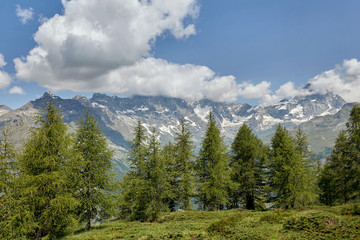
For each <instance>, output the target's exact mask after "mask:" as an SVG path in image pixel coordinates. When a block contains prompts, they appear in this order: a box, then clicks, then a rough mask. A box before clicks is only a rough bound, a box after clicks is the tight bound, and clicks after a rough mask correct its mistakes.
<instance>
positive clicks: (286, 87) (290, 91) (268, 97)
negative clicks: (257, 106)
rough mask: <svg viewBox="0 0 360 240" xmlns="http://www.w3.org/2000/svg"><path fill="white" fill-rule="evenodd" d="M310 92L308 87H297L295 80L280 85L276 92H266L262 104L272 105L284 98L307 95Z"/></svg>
mask: <svg viewBox="0 0 360 240" xmlns="http://www.w3.org/2000/svg"><path fill="white" fill-rule="evenodd" d="M308 94H310V91H309V90H308V89H304V88H302V87H301V88H295V85H294V83H293V82H287V83H285V84H283V85H281V86H280V88H279V89H278V90H276V91H275V93H273V94H271V93H268V94H265V95H263V96H262V97H261V104H262V105H265V106H267V105H272V104H275V103H278V102H280V101H281V100H282V99H284V98H293V97H296V96H305V95H308Z"/></svg>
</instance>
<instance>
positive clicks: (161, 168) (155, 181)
mask: <svg viewBox="0 0 360 240" xmlns="http://www.w3.org/2000/svg"><path fill="white" fill-rule="evenodd" d="M158 139H159V135H158V133H157V132H156V129H155V128H152V130H151V134H150V136H149V145H148V148H147V159H146V172H147V174H146V181H147V185H148V193H149V194H150V196H149V199H150V201H149V204H148V207H147V209H146V215H147V218H148V219H149V220H154V219H156V218H157V217H158V215H159V213H160V212H165V211H167V206H166V204H165V203H164V202H165V201H164V200H165V199H166V198H167V196H168V193H169V189H170V184H169V182H168V181H167V180H168V179H167V177H166V165H165V163H166V162H165V159H164V157H163V155H162V152H161V148H160V142H159V140H158Z"/></svg>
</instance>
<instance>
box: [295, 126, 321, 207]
mask: <svg viewBox="0 0 360 240" xmlns="http://www.w3.org/2000/svg"><path fill="white" fill-rule="evenodd" d="M295 147H296V151H297V152H298V154H299V155H300V157H301V165H302V166H300V167H302V168H303V171H301V172H300V173H302V174H303V176H301V178H299V180H300V179H301V180H302V181H303V183H301V185H302V188H303V189H302V191H301V195H300V196H299V202H302V204H303V205H309V204H311V203H313V202H315V200H316V197H317V194H316V192H317V185H316V180H317V178H316V171H317V167H318V163H317V162H316V159H313V158H312V157H311V151H310V146H309V142H308V140H307V137H306V135H305V133H304V132H303V131H302V130H301V128H300V127H298V129H297V131H296V134H295ZM300 173H298V174H300Z"/></svg>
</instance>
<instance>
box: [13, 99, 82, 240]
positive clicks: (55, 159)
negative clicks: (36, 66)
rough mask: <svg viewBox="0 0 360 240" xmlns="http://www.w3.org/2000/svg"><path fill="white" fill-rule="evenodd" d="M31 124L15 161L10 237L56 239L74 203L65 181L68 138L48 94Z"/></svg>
mask: <svg viewBox="0 0 360 240" xmlns="http://www.w3.org/2000/svg"><path fill="white" fill-rule="evenodd" d="M35 123H36V125H35V126H36V127H34V128H32V130H31V133H30V136H29V138H28V139H27V140H26V143H25V146H24V150H23V153H22V155H21V156H20V157H19V161H18V171H19V173H18V178H17V179H16V183H15V185H16V186H15V188H16V191H17V192H18V193H17V194H16V196H15V198H16V199H15V207H14V210H13V212H12V215H11V219H10V224H9V227H10V228H12V231H11V232H12V233H13V234H14V235H13V236H11V237H10V238H27V239H42V238H48V239H52V238H56V237H58V236H60V235H61V234H63V233H64V231H65V229H66V227H67V226H68V225H69V224H70V223H72V222H73V219H74V218H73V212H74V210H75V208H76V206H77V201H76V200H75V199H74V198H73V197H72V194H71V192H70V189H69V187H68V182H67V181H66V175H67V169H66V166H67V163H68V162H69V161H70V160H71V157H72V156H71V149H70V137H69V135H68V134H67V127H66V125H65V124H64V123H63V122H62V117H61V114H60V113H59V110H58V109H57V108H56V107H55V106H54V99H53V97H52V96H51V95H49V97H48V103H47V107H46V108H45V109H43V111H42V113H41V114H39V115H38V116H37V118H36V121H35Z"/></svg>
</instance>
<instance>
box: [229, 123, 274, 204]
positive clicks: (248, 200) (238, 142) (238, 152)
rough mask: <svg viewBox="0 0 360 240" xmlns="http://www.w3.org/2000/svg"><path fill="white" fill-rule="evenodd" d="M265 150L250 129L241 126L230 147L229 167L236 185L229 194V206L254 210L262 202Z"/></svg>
mask: <svg viewBox="0 0 360 240" xmlns="http://www.w3.org/2000/svg"><path fill="white" fill-rule="evenodd" d="M266 155H267V153H266V148H265V146H264V145H263V143H262V141H261V140H260V139H259V138H257V137H256V136H255V135H254V134H253V133H252V132H251V129H250V128H249V127H248V126H247V125H246V124H243V125H242V126H241V127H240V128H239V130H238V132H237V134H236V137H235V139H234V141H233V143H232V145H231V158H230V167H231V170H232V174H231V178H232V181H233V182H235V183H236V184H237V186H236V188H235V189H234V190H233V191H232V192H231V200H230V201H231V206H232V207H234V208H237V207H240V205H245V207H246V208H247V209H255V206H260V205H261V203H262V201H263V200H264V199H263V197H264V191H263V187H264V181H265V179H264V161H265V158H266Z"/></svg>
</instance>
